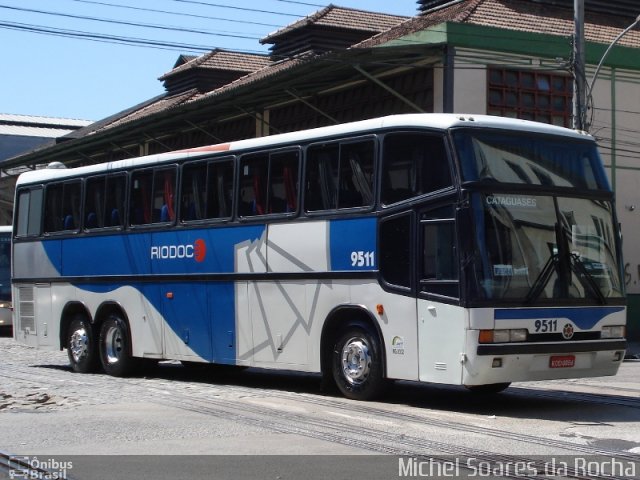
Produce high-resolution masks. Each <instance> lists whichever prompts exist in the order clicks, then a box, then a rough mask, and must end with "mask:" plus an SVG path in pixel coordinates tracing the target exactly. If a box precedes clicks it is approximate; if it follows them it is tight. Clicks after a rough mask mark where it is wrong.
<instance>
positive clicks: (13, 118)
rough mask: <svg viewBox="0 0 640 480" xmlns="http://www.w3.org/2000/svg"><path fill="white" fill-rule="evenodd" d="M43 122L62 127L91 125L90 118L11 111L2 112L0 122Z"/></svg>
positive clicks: (34, 123)
mask: <svg viewBox="0 0 640 480" xmlns="http://www.w3.org/2000/svg"><path fill="white" fill-rule="evenodd" d="M11 123H19V124H22V125H24V124H33V125H38V124H43V125H60V126H62V127H78V128H80V127H84V126H86V125H89V124H90V123H91V122H90V121H89V120H79V119H75V118H59V117H43V116H37V115H15V114H11V113H0V124H11Z"/></svg>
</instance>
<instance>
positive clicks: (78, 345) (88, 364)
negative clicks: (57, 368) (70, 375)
mask: <svg viewBox="0 0 640 480" xmlns="http://www.w3.org/2000/svg"><path fill="white" fill-rule="evenodd" d="M66 347H67V355H68V356H69V363H70V364H71V368H72V369H73V371H74V372H78V373H91V372H95V371H96V370H97V369H98V362H99V360H98V349H97V346H96V341H95V338H94V333H93V330H92V328H91V324H90V323H89V319H88V318H87V317H85V316H84V315H82V314H77V315H76V316H75V317H74V318H73V320H71V323H70V324H69V328H68V330H67V342H66Z"/></svg>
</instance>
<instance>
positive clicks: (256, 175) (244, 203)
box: [238, 153, 269, 217]
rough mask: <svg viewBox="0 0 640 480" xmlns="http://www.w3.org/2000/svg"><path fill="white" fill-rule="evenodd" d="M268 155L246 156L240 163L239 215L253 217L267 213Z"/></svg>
mask: <svg viewBox="0 0 640 480" xmlns="http://www.w3.org/2000/svg"><path fill="white" fill-rule="evenodd" d="M268 167H269V156H268V155H267V154H262V153H261V154H257V155H245V156H244V157H242V158H241V162H240V190H239V192H240V198H239V203H238V215H240V216H241V217H252V216H255V215H264V214H265V213H267V176H268Z"/></svg>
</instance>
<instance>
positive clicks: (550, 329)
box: [533, 318, 558, 333]
mask: <svg viewBox="0 0 640 480" xmlns="http://www.w3.org/2000/svg"><path fill="white" fill-rule="evenodd" d="M533 331H534V332H535V333H556V332H558V319H557V318H543V319H538V320H536V321H535V322H533Z"/></svg>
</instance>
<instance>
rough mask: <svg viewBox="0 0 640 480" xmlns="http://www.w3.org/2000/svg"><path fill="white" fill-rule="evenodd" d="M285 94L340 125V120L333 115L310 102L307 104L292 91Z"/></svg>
mask: <svg viewBox="0 0 640 480" xmlns="http://www.w3.org/2000/svg"><path fill="white" fill-rule="evenodd" d="M285 92H287V93H288V94H289V95H291V96H292V97H293V98H295V99H296V100H298V101H299V102H301V103H304V104H305V105H306V106H307V107H309V108H310V109H311V110H313V111H314V112H316V113H319V114H320V115H322V116H323V117H325V118H328V119H329V120H331V121H332V122H333V123H334V124H338V123H340V122H339V121H338V120H336V119H335V118H333V117H332V116H331V115H329V114H328V113H325V112H323V111H322V110H320V109H319V108H318V107H316V106H315V105H312V104H311V103H310V102H307V101H306V100H305V99H304V98H302V97H301V96H300V95H297V94H296V93H294V92H292V91H291V90H285Z"/></svg>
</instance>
